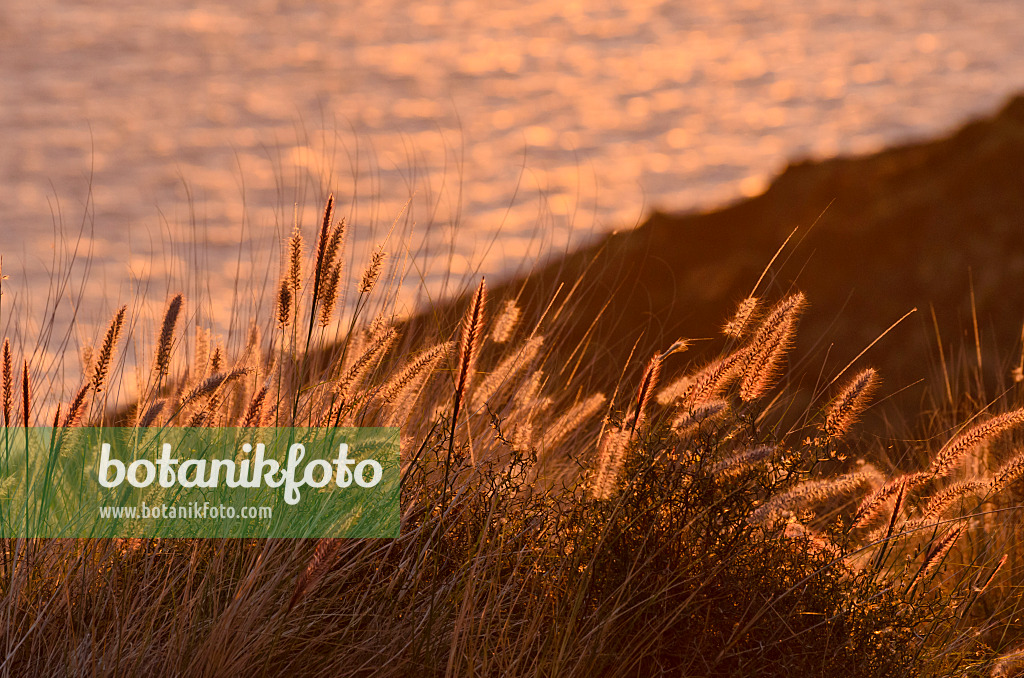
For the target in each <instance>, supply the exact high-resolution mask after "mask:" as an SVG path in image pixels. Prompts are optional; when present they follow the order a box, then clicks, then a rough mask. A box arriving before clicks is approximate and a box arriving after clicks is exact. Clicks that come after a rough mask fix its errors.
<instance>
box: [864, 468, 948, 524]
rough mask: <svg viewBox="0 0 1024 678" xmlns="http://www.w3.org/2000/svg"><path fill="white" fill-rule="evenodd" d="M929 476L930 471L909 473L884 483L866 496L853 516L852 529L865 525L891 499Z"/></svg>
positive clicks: (919, 483)
mask: <svg viewBox="0 0 1024 678" xmlns="http://www.w3.org/2000/svg"><path fill="white" fill-rule="evenodd" d="M929 478H931V474H929V473H908V474H905V475H902V476H897V477H896V478H893V479H892V480H890V481H888V482H886V483H883V484H882V486H881V487H879V488H878V489H876V490H875V491H874V492H872V493H871V494H869V495H868V496H867V497H865V498H864V500H863V501H862V502H861V503H860V506H859V507H858V508H857V512H856V513H855V514H854V516H853V524H852V525H851V527H850V529H857V528H858V527H864V526H865V525H867V524H868V523H870V522H871V521H872V520H873V519H874V518H875V517H876V516H878V515H879V514H880V513H881V512H882V509H883V508H885V504H886V502H888V501H889V499H891V498H892V497H893V496H895V495H896V494H898V493H899V492H901V491H902V490H903V489H904V488H907V489H908V490H909V489H913V488H914V487H916V486H918V485H921V484H922V483H923V482H924V481H926V480H928V479H929Z"/></svg>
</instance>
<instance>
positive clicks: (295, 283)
mask: <svg viewBox="0 0 1024 678" xmlns="http://www.w3.org/2000/svg"><path fill="white" fill-rule="evenodd" d="M301 288H302V231H301V230H299V224H298V222H296V224H295V226H294V227H293V228H292V234H291V236H289V237H288V289H290V290H291V292H292V299H294V300H295V301H296V302H297V301H298V299H299V289H301ZM295 311H296V312H298V308H296V309H295Z"/></svg>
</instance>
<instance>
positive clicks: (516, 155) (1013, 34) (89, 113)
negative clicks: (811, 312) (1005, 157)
mask: <svg viewBox="0 0 1024 678" xmlns="http://www.w3.org/2000/svg"><path fill="white" fill-rule="evenodd" d="M1022 16H1024V2H1021V1H1019V0H975V1H972V2H970V3H967V2H957V1H954V0H898V1H896V2H875V1H873V0H862V1H856V2H854V1H849V0H801V1H793V0H788V1H787V0H774V1H772V2H762V1H761V0H716V1H715V2H708V3H684V2H667V1H665V2H659V1H658V0H603V1H595V2H586V3H583V2H572V1H568V2H558V3H555V2H530V1H523V2H493V1H488V2H482V1H474V0H459V1H453V2H443V3H432V2H408V1H406V0H403V1H401V2H399V1H397V0H362V1H360V2H336V1H334V0H331V1H327V0H248V1H246V2H216V1H212V0H207V1H203V2H199V3H197V2H194V1H189V2H184V1H183V0H162V1H161V2H155V1H154V0H103V1H102V2H101V1H98V0H93V1H89V0H5V1H4V2H3V3H2V4H0V187H2V194H0V234H2V236H0V253H2V254H3V257H4V259H3V266H4V273H5V274H8V275H10V276H11V279H10V280H8V281H6V284H7V289H8V290H21V291H20V292H18V294H19V295H20V296H19V297H18V300H17V303H18V304H19V306H18V308H21V309H23V310H24V311H25V314H24V315H25V319H29V320H31V319H33V318H35V316H34V315H33V314H35V313H36V310H35V309H41V308H42V307H43V306H44V305H45V301H46V299H47V296H48V295H49V296H52V294H53V290H54V282H53V274H52V271H53V270H54V269H59V268H60V265H61V262H62V261H66V259H62V257H66V250H67V248H68V247H70V246H73V245H74V244H75V242H77V238H78V234H79V232H80V231H81V232H84V233H85V237H84V238H83V239H82V241H81V246H80V247H79V250H78V257H79V259H80V260H82V259H83V258H84V256H85V255H86V254H89V255H90V256H91V264H90V266H91V268H90V269H89V270H88V271H85V270H83V269H82V266H81V265H80V266H79V272H80V273H81V274H82V276H81V279H82V280H84V283H83V284H84V285H85V288H84V289H85V294H84V295H82V296H81V298H80V299H77V300H75V302H74V304H73V305H72V306H73V308H72V307H69V309H70V310H69V312H73V313H75V314H77V317H78V319H79V321H84V322H85V323H86V324H85V325H83V327H89V326H90V325H89V323H91V324H92V325H91V326H94V327H95V326H104V325H105V324H106V322H107V321H108V319H109V315H110V313H111V312H112V310H113V309H114V308H116V306H117V305H119V304H121V303H130V302H132V301H133V300H134V299H135V298H138V297H142V298H145V299H147V300H150V301H151V302H152V303H153V305H154V308H153V309H152V313H154V314H155V313H158V312H159V310H160V307H161V306H162V304H163V302H164V300H165V298H166V297H165V295H166V294H167V293H168V291H170V290H174V289H184V290H186V294H187V295H189V294H190V295H191V296H192V298H195V296H196V295H197V294H198V295H200V296H203V297H206V298H208V299H210V300H212V301H213V302H214V304H213V305H212V306H211V308H214V309H215V308H216V306H217V305H218V304H219V305H220V306H221V307H224V306H225V305H228V304H229V303H231V302H230V300H231V299H232V296H231V293H232V291H233V290H235V289H236V286H235V282H234V281H235V280H236V279H237V278H241V279H243V280H245V279H248V278H249V277H253V278H254V279H255V281H256V284H255V285H252V286H247V287H245V289H244V290H243V291H242V296H243V297H245V298H244V299H243V300H242V301H243V302H244V303H245V304H248V303H255V300H257V298H258V297H259V295H260V294H262V291H263V289H264V284H263V283H262V282H261V281H263V280H265V279H267V278H270V279H273V278H275V277H276V275H277V270H276V268H274V267H273V266H271V267H268V266H267V262H269V261H272V260H274V259H275V257H276V256H277V254H278V252H279V249H280V241H281V238H282V237H284V236H285V235H286V234H287V233H288V231H290V229H291V225H292V223H293V220H294V219H295V218H296V216H298V217H299V218H300V219H301V220H302V223H303V224H304V226H305V227H306V233H307V234H308V236H309V237H310V238H312V233H313V229H314V228H315V226H314V225H315V222H316V219H317V217H318V211H319V209H320V206H321V201H322V199H323V197H324V196H325V194H326V193H325V192H326V190H334V191H335V192H336V195H337V197H338V201H339V208H340V209H339V214H341V215H348V216H349V218H350V221H351V223H352V225H353V229H352V231H351V234H352V237H353V245H352V247H351V248H350V250H351V252H350V253H351V254H352V256H353V257H355V258H356V259H357V260H363V255H361V254H360V252H365V251H366V250H365V248H366V247H369V246H371V245H373V244H374V243H375V242H377V241H379V240H381V239H382V238H384V237H385V235H386V234H387V233H388V231H389V229H390V228H391V224H392V221H393V220H394V219H395V217H396V216H397V215H398V214H399V213H400V212H402V209H403V205H405V204H406V203H407V202H408V201H409V200H410V195H412V196H413V197H412V200H411V202H409V205H408V209H406V211H405V212H404V214H403V218H402V220H401V221H400V223H399V226H398V227H397V228H396V229H395V231H394V232H393V233H392V236H391V239H390V240H389V245H390V246H389V247H387V248H386V249H389V251H390V252H391V253H392V254H393V260H394V261H401V260H402V259H403V258H406V261H409V260H411V258H412V257H417V259H416V261H417V262H418V263H417V267H416V273H415V274H414V275H415V276H416V277H420V276H422V277H423V278H424V279H425V280H426V281H427V283H428V285H431V286H433V287H434V288H435V290H436V289H439V288H440V285H441V284H442V282H443V280H444V279H445V278H446V276H447V275H449V274H451V275H453V276H454V277H455V279H461V277H462V276H464V275H467V274H469V273H471V272H473V271H477V270H479V271H480V272H483V273H487V274H489V275H492V276H494V275H499V276H500V275H511V274H512V273H514V272H516V271H521V270H523V268H524V267H529V266H530V262H532V261H535V260H536V259H537V258H538V257H540V256H542V255H545V254H551V253H557V252H563V251H565V250H566V249H567V248H571V247H575V246H577V245H579V244H582V243H584V242H587V241H592V240H593V238H594V237H595V235H597V234H599V233H604V232H608V231H610V230H613V229H628V228H630V227H632V226H634V225H636V224H637V223H639V222H640V221H641V220H642V219H643V218H644V217H645V215H646V214H648V213H649V212H650V211H651V210H652V209H653V208H660V209H665V210H674V211H675V210H697V209H709V208H712V207H715V206H719V205H722V204H725V203H728V202H731V201H735V200H737V199H740V198H743V197H744V196H752V195H756V194H758V193H759V192H761V191H763V190H764V188H765V187H766V186H767V185H768V183H769V182H770V180H771V179H772V177H773V176H774V175H776V174H777V173H778V172H780V171H781V170H782V169H783V168H784V167H785V166H786V163H787V162H788V161H790V160H794V159H801V158H825V157H830V156H834V155H836V154H850V153H856V154H860V153H867V152H872V151H877V150H879V149H881V148H883V147H884V146H887V145H891V144H894V143H899V142H906V141H910V140H919V139H924V138H928V137H931V136H933V135H936V134H939V133H945V132H946V131H948V130H951V129H953V128H954V127H956V126H958V125H959V124H961V123H963V122H964V121H965V120H967V119H969V118H971V117H973V116H977V115H980V114H987V113H990V112H992V111H994V110H995V109H997V108H998V107H999V105H1000V104H1002V103H1003V102H1004V101H1005V100H1006V99H1007V97H1008V96H1009V95H1010V94H1011V93H1013V92H1015V91H1017V90H1018V89H1022V88H1024V21H1021V20H1020V18H1021V17H1022ZM410 232H411V234H412V239H411V241H410V242H412V243H414V244H413V245H411V246H410V248H409V249H408V250H404V248H403V246H401V244H400V243H401V239H400V238H399V237H398V236H399V235H402V236H403V237H404V236H405V235H408V234H409V233H410ZM55 243H57V244H56V247H55ZM62 243H63V244H62ZM69 243H70V245H69ZM420 243H422V246H421V245H420ZM62 248H63V249H62ZM360 248H363V249H360ZM271 269H272V270H271ZM85 273H88V275H85ZM269 294H270V293H268V296H269ZM246 295H247V296H246ZM237 305H238V304H237V303H235V304H234V305H232V308H235V306H237ZM8 308H10V307H8ZM721 312H722V313H723V314H724V313H725V312H727V310H726V309H724V308H723V309H722V310H721ZM212 315H213V316H215V317H211V318H208V319H201V320H203V322H205V323H208V324H213V325H215V326H216V325H218V324H220V326H221V328H222V329H223V326H224V324H225V318H227V317H229V315H218V314H216V313H213V314H212ZM8 321H9V320H8V318H5V319H3V322H4V324H6V323H7V322H8ZM44 321H45V318H43V317H39V318H35V320H33V322H37V324H42V323H43V322H44ZM0 329H4V328H3V327H0ZM27 331H30V330H27Z"/></svg>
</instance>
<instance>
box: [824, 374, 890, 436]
mask: <svg viewBox="0 0 1024 678" xmlns="http://www.w3.org/2000/svg"><path fill="white" fill-rule="evenodd" d="M877 385H878V373H877V372H876V371H875V370H874V369H872V368H868V369H866V370H863V371H862V372H860V373H859V374H857V376H855V377H854V378H853V379H852V380H850V383H849V384H848V385H847V386H846V388H844V389H843V391H842V393H840V394H839V395H838V396H836V398H835V400H833V401H832V404H831V406H829V409H828V413H827V414H826V415H825V424H824V427H823V428H824V432H825V435H827V436H828V437H830V438H841V437H842V436H844V435H845V434H846V432H847V431H849V430H850V428H851V427H852V426H853V425H854V424H855V423H856V422H857V419H858V418H859V417H860V415H861V413H862V412H863V411H864V408H865V407H867V404H868V399H869V398H870V397H871V393H872V391H874V389H875V388H876V387H877Z"/></svg>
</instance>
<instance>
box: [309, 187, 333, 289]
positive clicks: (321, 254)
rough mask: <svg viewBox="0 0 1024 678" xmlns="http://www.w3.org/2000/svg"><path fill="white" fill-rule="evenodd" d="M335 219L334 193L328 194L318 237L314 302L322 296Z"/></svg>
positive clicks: (314, 269) (314, 274) (314, 273)
mask: <svg viewBox="0 0 1024 678" xmlns="http://www.w3.org/2000/svg"><path fill="white" fill-rule="evenodd" d="M333 221H334V194H333V193H331V194H330V195H328V196H327V204H326V205H324V216H323V219H321V220H320V232H319V234H318V235H317V238H316V263H315V264H314V266H313V304H316V302H317V301H318V300H319V298H320V284H321V282H323V279H324V277H325V276H324V274H325V269H326V268H327V266H325V263H324V262H325V261H326V259H327V244H328V241H329V240H330V238H331V223H333Z"/></svg>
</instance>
